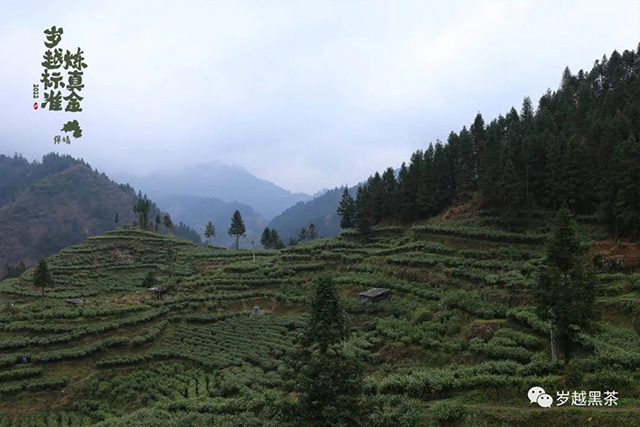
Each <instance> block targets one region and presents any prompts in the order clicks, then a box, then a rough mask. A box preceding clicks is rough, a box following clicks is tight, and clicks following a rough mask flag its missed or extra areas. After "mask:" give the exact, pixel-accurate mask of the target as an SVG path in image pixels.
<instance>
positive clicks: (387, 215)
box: [382, 168, 398, 220]
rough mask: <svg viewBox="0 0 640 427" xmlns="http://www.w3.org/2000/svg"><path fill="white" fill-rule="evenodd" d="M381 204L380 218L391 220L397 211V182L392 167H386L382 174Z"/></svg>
mask: <svg viewBox="0 0 640 427" xmlns="http://www.w3.org/2000/svg"><path fill="white" fill-rule="evenodd" d="M382 187H383V200H382V202H383V205H382V218H384V219H386V220H393V219H395V217H396V216H397V211H398V183H397V181H396V176H395V172H394V171H393V168H387V170H385V171H384V172H383V174H382Z"/></svg>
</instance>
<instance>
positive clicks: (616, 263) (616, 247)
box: [588, 240, 640, 269]
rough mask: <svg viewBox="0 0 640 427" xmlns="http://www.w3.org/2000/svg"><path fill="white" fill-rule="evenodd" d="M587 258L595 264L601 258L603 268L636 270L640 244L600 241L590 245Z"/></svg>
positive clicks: (639, 258) (638, 263)
mask: <svg viewBox="0 0 640 427" xmlns="http://www.w3.org/2000/svg"><path fill="white" fill-rule="evenodd" d="M588 257H589V259H591V260H594V261H595V262H598V260H597V259H598V258H599V257H601V263H602V266H603V267H605V268H623V269H636V268H639V267H640V243H630V242H613V241H611V240H601V241H598V242H595V243H593V244H592V245H591V247H590V248H589V252H588ZM594 257H595V258H594Z"/></svg>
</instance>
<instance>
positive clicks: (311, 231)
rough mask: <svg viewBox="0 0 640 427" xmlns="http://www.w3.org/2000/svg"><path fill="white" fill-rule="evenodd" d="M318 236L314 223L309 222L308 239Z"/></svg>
mask: <svg viewBox="0 0 640 427" xmlns="http://www.w3.org/2000/svg"><path fill="white" fill-rule="evenodd" d="M317 238H318V231H317V230H316V225H315V224H314V223H311V224H309V240H314V239H317Z"/></svg>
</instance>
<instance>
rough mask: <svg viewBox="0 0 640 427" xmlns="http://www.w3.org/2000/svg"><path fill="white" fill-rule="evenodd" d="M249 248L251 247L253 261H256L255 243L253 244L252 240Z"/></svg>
mask: <svg viewBox="0 0 640 427" xmlns="http://www.w3.org/2000/svg"><path fill="white" fill-rule="evenodd" d="M251 248H252V249H253V262H256V245H254V244H253V240H252V241H251Z"/></svg>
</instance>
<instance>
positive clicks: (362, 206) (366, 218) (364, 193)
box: [353, 185, 371, 239]
mask: <svg viewBox="0 0 640 427" xmlns="http://www.w3.org/2000/svg"><path fill="white" fill-rule="evenodd" d="M353 220H354V223H355V227H356V230H358V233H360V235H361V236H362V237H363V238H365V239H366V238H367V237H368V236H369V227H371V216H370V213H369V192H368V189H367V186H366V185H362V186H360V187H358V192H357V193H356V202H355V212H354V218H353Z"/></svg>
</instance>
